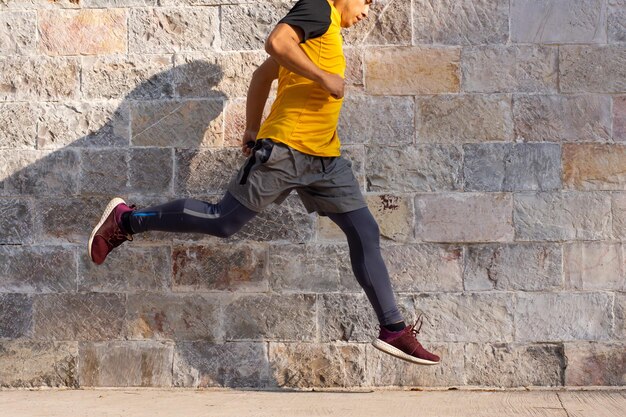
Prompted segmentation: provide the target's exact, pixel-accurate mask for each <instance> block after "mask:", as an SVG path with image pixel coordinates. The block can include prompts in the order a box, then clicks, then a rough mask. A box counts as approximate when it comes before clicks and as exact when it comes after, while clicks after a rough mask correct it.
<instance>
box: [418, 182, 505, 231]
mask: <svg viewBox="0 0 626 417" xmlns="http://www.w3.org/2000/svg"><path fill="white" fill-rule="evenodd" d="M512 214H513V198H512V196H511V195H510V194H505V193H488V194H484V193H450V194H439V193H437V194H418V195H417V197H416V198H415V222H416V237H417V239H419V240H423V241H428V242H507V241H511V240H513V217H512Z"/></svg>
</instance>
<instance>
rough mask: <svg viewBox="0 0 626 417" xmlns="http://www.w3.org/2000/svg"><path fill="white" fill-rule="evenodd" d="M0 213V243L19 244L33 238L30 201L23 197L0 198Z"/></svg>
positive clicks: (28, 241)
mask: <svg viewBox="0 0 626 417" xmlns="http://www.w3.org/2000/svg"><path fill="white" fill-rule="evenodd" d="M0 185H2V183H0ZM0 189H1V187H0ZM0 213H2V216H0V244H4V245H20V244H24V243H30V242H32V241H33V240H34V235H35V228H34V219H33V217H34V216H33V208H32V203H31V202H29V201H28V200H24V199H14V198H0Z"/></svg>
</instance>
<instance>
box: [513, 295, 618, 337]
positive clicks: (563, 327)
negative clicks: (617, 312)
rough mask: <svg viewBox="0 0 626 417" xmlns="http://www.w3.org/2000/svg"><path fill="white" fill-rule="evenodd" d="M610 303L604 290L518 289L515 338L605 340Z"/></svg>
mask: <svg viewBox="0 0 626 417" xmlns="http://www.w3.org/2000/svg"><path fill="white" fill-rule="evenodd" d="M611 305H612V297H611V296H610V295H609V294H607V293H600V292H597V293H595V292H588V293H566V292H555V293H523V292H520V293H518V294H517V305H516V309H515V327H516V329H515V340H517V341H521V342H561V341H574V340H606V339H608V338H609V337H610V332H611V322H612V320H611V316H612V312H611Z"/></svg>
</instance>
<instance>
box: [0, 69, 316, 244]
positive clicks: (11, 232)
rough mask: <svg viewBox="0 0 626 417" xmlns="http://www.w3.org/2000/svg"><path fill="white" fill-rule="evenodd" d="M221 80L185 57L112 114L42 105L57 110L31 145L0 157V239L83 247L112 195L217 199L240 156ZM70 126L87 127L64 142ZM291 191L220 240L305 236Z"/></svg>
mask: <svg viewBox="0 0 626 417" xmlns="http://www.w3.org/2000/svg"><path fill="white" fill-rule="evenodd" d="M199 77H200V78H201V79H202V80H201V81H198V78H199ZM221 79H222V71H221V69H220V68H219V67H218V66H217V65H214V64H210V63H207V62H204V61H193V62H190V63H187V64H185V65H182V66H178V67H175V68H173V69H172V70H168V71H164V72H161V73H158V74H156V75H154V76H152V77H150V78H149V79H148V80H145V81H143V82H142V83H141V84H140V85H138V86H137V87H136V88H134V89H133V90H132V91H130V92H129V93H128V94H127V95H126V96H125V97H124V99H123V100H122V102H121V104H120V105H119V106H118V107H117V108H116V109H115V110H113V111H112V110H111V109H107V108H106V106H105V105H101V104H83V103H81V104H77V105H75V106H73V105H66V106H63V105H57V106H56V107H53V106H54V105H52V104H51V105H48V104H46V105H48V106H49V107H48V110H47V111H48V112H52V111H58V112H59V114H58V115H55V116H52V117H50V116H49V114H48V116H47V117H46V121H45V122H43V123H42V121H41V119H40V121H39V126H38V132H37V147H38V150H30V149H29V150H26V149H22V150H16V151H15V152H11V153H6V152H4V153H0V163H1V164H0V197H2V200H0V201H3V202H2V203H0V204H1V206H0V208H2V210H1V212H2V217H1V219H0V227H1V230H2V232H0V244H5V245H6V244H8V245H21V244H31V243H37V244H40V243H43V242H46V243H47V242H59V241H61V242H71V243H85V242H86V240H87V239H88V237H89V233H90V231H91V228H92V227H93V226H94V225H95V224H96V223H97V220H98V219H99V217H100V215H101V213H102V209H103V207H104V205H106V202H107V201H108V200H109V199H110V198H112V197H113V196H122V197H123V198H125V199H126V200H127V202H128V203H129V204H133V203H134V204H136V205H137V206H138V207H140V208H143V207H147V206H148V205H153V204H160V203H163V202H166V201H169V200H171V199H176V198H197V199H202V200H205V201H209V202H217V201H219V199H220V198H221V196H222V195H223V194H224V193H225V191H226V187H227V185H228V182H229V181H230V178H231V177H232V176H233V175H234V174H235V173H236V172H237V170H238V169H239V167H240V165H241V164H242V163H243V162H244V160H245V156H244V155H243V154H242V152H241V149H240V146H239V144H238V143H237V144H234V143H232V141H231V143H226V144H225V143H224V139H223V133H222V129H223V128H222V125H223V124H224V117H225V114H224V113H225V111H224V107H225V103H226V99H227V97H226V95H225V94H224V93H222V92H220V91H218V90H217V89H216V87H217V86H218V84H219V82H220V81H221ZM59 110H60V111H59ZM86 113H88V114H89V115H85V114H86ZM103 114H106V115H107V116H108V120H104V121H103V122H104V123H103V124H102V126H101V127H99V128H98V129H95V130H92V129H91V127H90V126H89V124H90V123H93V122H94V120H96V121H97V120H98V117H99V116H100V117H102V116H101V115H103ZM48 122H49V124H46V123H48ZM241 128H242V132H241V133H243V125H242V126H241ZM72 130H74V131H76V130H88V133H87V134H85V135H84V136H82V137H80V138H78V139H76V140H68V139H67V138H68V137H69V136H71V135H72V134H73V131H72ZM61 145H62V146H61ZM40 149H43V150H40ZM15 155H17V157H16V156H15ZM294 194H295V193H294ZM293 197H294V196H293V195H292V196H290V198H289V199H287V201H285V203H283V205H282V206H280V207H276V206H273V205H272V206H270V207H269V208H268V209H266V210H265V211H264V212H262V213H260V215H258V216H257V217H256V218H255V219H253V220H252V221H251V222H250V223H249V224H248V225H246V226H245V227H244V228H243V229H242V230H241V231H239V232H238V233H237V234H235V235H233V236H232V237H231V238H229V239H226V241H236V240H254V241H269V240H287V241H291V242H294V243H303V242H305V241H307V240H308V239H309V238H310V237H311V235H312V219H311V216H309V215H307V214H306V211H305V210H304V208H303V206H302V205H301V204H300V202H299V200H298V199H294V198H293ZM294 222H295V224H296V225H298V227H294ZM302 225H305V226H304V227H303V226H302ZM204 239H212V237H209V236H207V235H200V234H172V233H167V234H164V233H159V232H149V233H146V234H142V235H138V240H139V241H146V240H148V241H165V242H171V241H172V240H174V241H190V240H192V241H197V240H204ZM220 240H224V239H220ZM110 256H114V253H113V254H112V255H110Z"/></svg>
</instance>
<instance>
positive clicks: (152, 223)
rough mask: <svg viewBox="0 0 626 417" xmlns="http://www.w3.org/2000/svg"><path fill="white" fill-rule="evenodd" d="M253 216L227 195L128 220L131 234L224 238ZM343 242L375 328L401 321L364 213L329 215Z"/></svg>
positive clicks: (173, 204) (376, 233)
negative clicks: (216, 200)
mask: <svg viewBox="0 0 626 417" xmlns="http://www.w3.org/2000/svg"><path fill="white" fill-rule="evenodd" d="M257 214H258V213H257V212H256V211H253V210H250V209H249V208H247V207H246V206H244V205H243V204H241V203H240V202H239V201H237V200H236V199H235V198H234V197H233V196H232V195H231V194H230V193H229V192H226V194H225V195H224V197H223V198H222V200H221V201H220V202H219V203H217V204H211V203H207V202H205V201H199V200H194V199H179V200H173V201H170V202H169V203H165V204H163V205H160V206H154V207H149V208H146V209H143V210H136V211H135V212H133V213H132V215H131V217H130V225H131V227H132V229H133V233H141V232H146V231H148V230H158V231H164V232H192V233H206V234H209V235H213V236H218V237H223V238H226V237H229V236H231V235H233V234H235V233H236V232H238V231H239V230H240V229H241V228H242V227H243V226H244V225H245V224H246V223H247V222H248V221H250V220H251V219H252V218H254V216H256V215H257ZM328 217H329V218H330V219H331V220H332V221H333V222H335V223H336V224H337V225H338V226H339V227H340V228H341V230H342V231H343V232H344V233H345V234H346V237H347V238H348V246H349V248H350V261H351V262H352V271H353V272H354V275H355V276H356V279H357V281H358V282H359V284H360V285H361V287H362V288H363V290H364V291H365V294H366V295H367V298H368V299H369V301H370V303H371V304H372V307H373V308H374V310H375V312H376V316H377V317H378V321H379V323H380V324H381V325H382V326H384V325H387V324H392V323H397V322H401V321H402V315H401V314H400V311H399V310H398V307H397V305H396V300H395V297H394V294H393V290H392V288H391V282H390V280H389V274H388V272H387V268H386V266H385V262H384V261H383V258H382V255H381V253H380V230H379V228H378V224H377V223H376V220H375V219H374V217H373V216H372V213H371V212H370V211H369V209H368V208H367V207H363V208H361V209H359V210H354V211H351V212H348V213H341V214H336V213H329V214H328Z"/></svg>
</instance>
